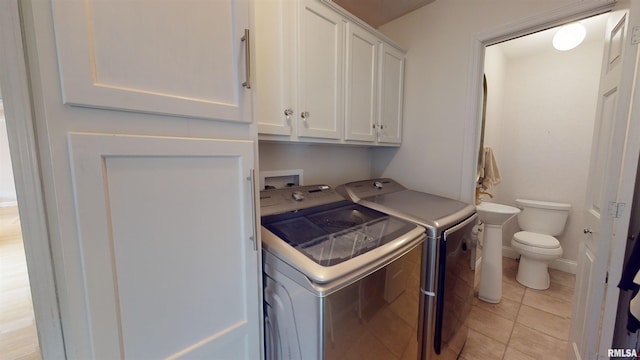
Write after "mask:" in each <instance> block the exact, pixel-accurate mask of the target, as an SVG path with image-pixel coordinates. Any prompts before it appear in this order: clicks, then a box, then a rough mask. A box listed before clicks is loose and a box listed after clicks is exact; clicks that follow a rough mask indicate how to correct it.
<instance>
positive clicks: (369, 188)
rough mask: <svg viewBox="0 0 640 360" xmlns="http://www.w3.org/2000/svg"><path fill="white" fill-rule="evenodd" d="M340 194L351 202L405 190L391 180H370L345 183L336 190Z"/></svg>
mask: <svg viewBox="0 0 640 360" xmlns="http://www.w3.org/2000/svg"><path fill="white" fill-rule="evenodd" d="M336 190H337V191H338V192H339V193H340V194H342V195H343V196H345V197H346V198H348V199H350V200H352V201H359V200H360V199H364V198H368V197H371V196H376V195H384V194H389V193H393V192H396V191H401V190H405V187H404V186H402V185H400V184H398V183H397V182H396V181H394V180H393V179H388V178H382V179H370V180H361V181H356V182H351V183H347V184H344V185H340V186H338V188H337V189H336Z"/></svg>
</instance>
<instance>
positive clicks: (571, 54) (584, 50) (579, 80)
mask: <svg viewBox="0 0 640 360" xmlns="http://www.w3.org/2000/svg"><path fill="white" fill-rule="evenodd" d="M499 46H500V45H498V46H494V47H489V48H488V49H487V53H486V61H485V72H486V74H487V79H488V87H489V97H488V116H487V122H486V131H485V145H487V146H491V147H493V149H494V153H495V155H496V159H497V162H498V165H499V167H500V171H501V175H502V179H503V180H502V183H500V184H499V185H498V186H497V187H496V189H495V190H493V191H492V192H493V193H494V195H495V198H494V199H493V200H492V201H496V202H500V203H505V204H509V205H515V199H516V198H529V199H536V200H545V201H554V202H564V203H569V204H571V205H572V206H573V208H572V211H571V213H570V216H569V220H568V223H567V227H566V229H565V232H564V234H562V235H560V236H559V237H558V238H559V240H560V242H561V244H562V246H563V250H564V255H563V258H564V259H568V260H572V261H576V260H577V255H578V245H579V241H580V239H581V237H582V236H584V235H583V234H582V226H583V224H584V220H583V209H584V198H585V193H586V181H585V179H586V178H587V175H588V168H589V157H590V151H591V139H592V135H593V123H594V118H595V113H596V101H597V94H598V83H599V78H600V76H599V74H600V62H601V59H602V49H603V43H602V42H601V41H594V42H590V43H585V44H582V45H580V46H579V47H577V48H576V49H573V50H571V51H565V52H560V51H556V50H554V49H553V48H550V49H549V50H547V51H543V52H539V53H536V54H535V55H529V56H525V57H519V58H507V57H504V56H502V55H501V51H500V49H499ZM494 61H495V63H494ZM514 220H515V219H514ZM510 225H511V226H507V228H510V229H512V231H511V234H509V233H506V234H505V236H504V238H503V245H504V246H506V247H509V242H510V239H511V236H512V233H513V231H517V230H518V228H517V222H516V221H513V222H512V224H510Z"/></svg>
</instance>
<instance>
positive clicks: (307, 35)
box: [298, 0, 344, 139]
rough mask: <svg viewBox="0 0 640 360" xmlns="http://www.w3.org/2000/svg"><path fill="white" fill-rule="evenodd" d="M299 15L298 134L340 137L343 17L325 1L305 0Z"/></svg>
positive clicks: (317, 136)
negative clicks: (323, 2) (325, 3)
mask: <svg viewBox="0 0 640 360" xmlns="http://www.w3.org/2000/svg"><path fill="white" fill-rule="evenodd" d="M302 4H303V6H301V9H300V12H301V13H300V16H299V21H300V23H299V29H300V34H299V36H300V39H299V43H298V45H299V53H300V64H299V74H300V78H299V84H300V86H299V92H300V93H299V107H298V116H300V120H299V125H298V135H299V136H302V137H316V138H327V139H340V138H341V136H342V131H341V130H342V129H341V127H342V119H343V115H342V107H343V103H344V101H343V95H342V89H343V75H342V74H343V71H342V69H343V62H342V59H343V45H344V20H343V18H342V17H341V16H340V15H339V14H338V13H336V12H335V11H333V10H331V9H329V8H328V7H327V6H326V5H324V4H321V3H320V2H317V1H313V0H304V1H303V2H302Z"/></svg>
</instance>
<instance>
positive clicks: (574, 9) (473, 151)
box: [460, 0, 640, 353]
mask: <svg viewBox="0 0 640 360" xmlns="http://www.w3.org/2000/svg"><path fill="white" fill-rule="evenodd" d="M614 5H615V1H606V2H602V1H595V0H594V1H584V2H580V3H576V4H570V5H567V6H563V7H561V8H559V9H556V10H554V11H549V12H546V13H542V14H539V15H535V16H531V17H528V18H526V19H523V20H518V21H517V22H513V23H509V24H506V25H503V26H499V27H495V28H492V29H490V30H488V31H484V32H481V33H478V34H475V37H474V38H472V40H471V46H472V49H473V51H472V68H471V72H470V76H469V86H468V89H469V90H468V91H469V93H468V97H467V101H468V103H467V109H468V113H467V117H466V122H465V134H464V142H463V144H464V147H465V149H464V151H463V168H462V178H463V181H462V183H461V188H460V197H461V198H462V199H466V200H467V201H469V202H471V201H473V199H474V194H475V179H476V164H477V160H478V151H477V149H478V147H479V145H480V136H481V131H482V129H481V126H482V124H481V120H480V119H481V114H482V98H483V94H482V80H483V74H484V59H485V48H486V47H487V46H490V45H494V44H497V43H499V42H503V41H506V40H511V39H514V38H517V37H520V36H524V35H528V34H531V33H534V32H537V31H540V30H544V29H548V28H551V27H555V26H558V25H561V24H564V23H568V22H572V21H576V20H579V19H582V18H585V17H590V16H595V15H600V14H604V13H607V12H609V11H610V10H611V9H612V8H613V7H614ZM637 51H640V49H639V50H637ZM639 56H640V55H639ZM638 76H640V74H638V73H636V79H635V80H636V81H638V80H640V79H638ZM636 86H638V85H636ZM631 101H632V103H637V104H640V92H639V91H634V92H633V98H632V99H631ZM632 111H633V113H631V114H630V119H633V118H634V117H635V118H639V117H640V110H638V109H637V108H636V107H632ZM638 132H640V121H629V124H628V128H627V134H629V133H638ZM631 145H632V146H628V147H625V153H624V155H623V156H624V158H623V161H624V163H623V172H622V173H621V174H619V176H620V187H619V192H618V197H617V199H615V201H617V202H622V203H626V209H627V210H626V212H623V214H622V216H621V217H620V218H619V219H616V221H615V222H614V229H613V231H614V234H615V236H614V237H613V238H612V239H611V244H610V253H611V257H612V258H613V257H615V259H623V258H624V251H625V241H626V234H627V232H628V225H629V217H630V214H629V213H630V208H631V204H632V203H633V191H634V184H635V178H636V169H637V166H638V153H639V151H640V149H639V148H638V147H639V146H640V144H637V142H635V143H634V144H631ZM618 262H621V260H619V261H618ZM609 270H610V273H609V278H611V279H613V280H612V281H611V282H610V283H609V286H606V289H605V298H604V301H603V304H604V308H603V312H602V314H601V316H602V317H601V322H600V327H601V328H602V329H603V331H602V333H601V334H602V335H601V336H600V338H599V344H598V347H597V349H596V350H597V351H599V353H603V351H604V353H606V349H608V348H610V347H611V342H612V339H613V329H614V327H615V321H616V310H617V303H618V297H619V292H618V291H617V290H618V289H617V287H616V286H615V285H616V284H615V283H614V282H616V281H617V279H619V278H620V274H621V272H622V264H620V266H618V265H617V264H616V265H615V266H611V264H609Z"/></svg>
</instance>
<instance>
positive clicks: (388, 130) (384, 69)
mask: <svg viewBox="0 0 640 360" xmlns="http://www.w3.org/2000/svg"><path fill="white" fill-rule="evenodd" d="M380 52H381V57H380V79H381V80H380V99H379V106H380V110H379V115H378V117H379V119H378V141H379V142H383V143H392V144H399V143H400V142H402V111H403V100H404V94H403V87H404V53H403V52H402V51H400V50H398V49H396V48H394V47H393V46H390V45H388V44H384V43H383V44H382V47H381V50H380Z"/></svg>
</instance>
